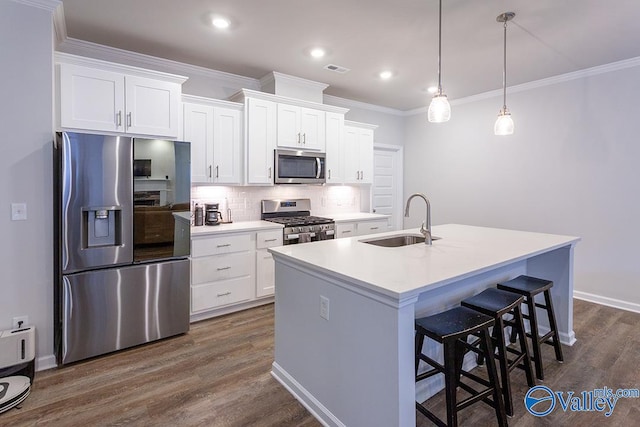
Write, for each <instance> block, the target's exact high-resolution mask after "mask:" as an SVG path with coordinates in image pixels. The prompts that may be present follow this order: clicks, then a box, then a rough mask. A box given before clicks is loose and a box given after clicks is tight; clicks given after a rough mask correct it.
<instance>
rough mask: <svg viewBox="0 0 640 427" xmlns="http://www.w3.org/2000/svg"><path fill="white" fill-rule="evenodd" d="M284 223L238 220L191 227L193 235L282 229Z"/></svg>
mask: <svg viewBox="0 0 640 427" xmlns="http://www.w3.org/2000/svg"><path fill="white" fill-rule="evenodd" d="M282 227H283V225H282V224H276V223H275V222H269V221H238V222H232V223H231V224H220V225H200V226H197V227H191V237H196V236H206V235H210V234H224V233H238V232H242V231H262V230H269V229H271V230H277V229H282Z"/></svg>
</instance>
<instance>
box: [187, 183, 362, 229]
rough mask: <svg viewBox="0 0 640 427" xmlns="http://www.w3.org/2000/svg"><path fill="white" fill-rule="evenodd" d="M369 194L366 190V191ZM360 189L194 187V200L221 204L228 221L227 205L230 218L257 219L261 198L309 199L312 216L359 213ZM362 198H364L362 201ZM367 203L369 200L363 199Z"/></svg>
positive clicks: (283, 186)
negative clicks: (229, 210)
mask: <svg viewBox="0 0 640 427" xmlns="http://www.w3.org/2000/svg"><path fill="white" fill-rule="evenodd" d="M366 194H368V192H367V193H366ZM361 197H363V196H362V190H361V188H359V187H351V186H342V185H341V186H329V185H326V186H316V185H276V186H273V187H219V186H206V185H203V186H193V187H191V200H192V202H193V203H198V204H201V205H202V204H204V203H220V211H221V212H222V214H223V218H224V220H225V221H226V220H227V208H230V209H231V218H232V220H233V221H255V220H259V219H260V201H261V200H263V199H311V214H312V215H319V216H322V215H325V216H327V215H331V214H339V213H350V212H360V211H361V210H362V209H361V207H362V204H361ZM363 201H364V200H363ZM365 202H366V203H365V204H368V201H365Z"/></svg>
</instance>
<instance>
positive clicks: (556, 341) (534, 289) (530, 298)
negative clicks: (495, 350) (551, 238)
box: [498, 276, 564, 381]
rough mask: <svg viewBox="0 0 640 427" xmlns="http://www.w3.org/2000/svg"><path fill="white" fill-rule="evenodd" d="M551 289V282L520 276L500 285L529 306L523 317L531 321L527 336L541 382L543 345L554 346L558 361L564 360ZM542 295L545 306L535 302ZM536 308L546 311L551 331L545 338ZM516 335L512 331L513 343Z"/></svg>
mask: <svg viewBox="0 0 640 427" xmlns="http://www.w3.org/2000/svg"><path fill="white" fill-rule="evenodd" d="M551 287H553V282H552V281H551V280H546V279H539V278H537V277H531V276H518V277H516V278H515V279H511V280H509V281H506V282H504V283H499V284H498V289H503V290H505V291H509V292H515V293H517V294H520V295H522V296H524V303H525V304H526V306H527V314H523V315H522V317H523V318H524V319H527V320H528V321H529V328H530V331H531V332H530V333H527V336H528V337H529V338H531V344H532V349H533V355H532V359H533V361H534V364H535V367H536V376H537V377H538V379H539V380H541V381H542V380H544V371H543V367H542V349H541V344H548V345H550V346H552V347H553V348H554V350H555V353H556V360H558V361H559V362H562V361H563V360H564V359H563V356H562V345H561V344H560V335H559V333H558V324H557V322H556V315H555V312H554V311H553V301H552V300H551ZM541 293H542V294H543V295H544V301H545V302H544V304H541V303H537V302H536V301H535V296H536V295H538V294H541ZM536 307H537V308H541V309H543V310H545V311H546V313H547V318H548V320H549V329H550V330H549V332H548V333H546V334H544V335H543V336H540V333H539V330H538V329H539V326H538V315H537V313H536ZM516 333H517V332H514V331H512V334H511V342H515V340H516Z"/></svg>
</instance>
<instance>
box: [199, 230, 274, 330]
mask: <svg viewBox="0 0 640 427" xmlns="http://www.w3.org/2000/svg"><path fill="white" fill-rule="evenodd" d="M280 245H282V229H281V228H278V229H270V230H265V231H247V232H233V233H221V234H209V235H200V236H192V238H191V315H192V316H195V317H196V318H198V319H203V318H206V317H212V316H215V315H218V314H220V313H221V312H222V313H228V312H231V311H234V310H235V309H234V306H236V305H237V306H239V307H240V308H247V306H251V305H250V304H249V303H254V302H255V305H259V304H260V300H261V299H265V300H266V301H267V302H268V301H270V300H269V299H266V298H265V297H268V296H271V295H273V293H274V289H275V265H274V261H273V258H272V257H271V254H270V253H269V252H268V251H267V249H268V248H270V247H273V246H280ZM216 313H218V314H216Z"/></svg>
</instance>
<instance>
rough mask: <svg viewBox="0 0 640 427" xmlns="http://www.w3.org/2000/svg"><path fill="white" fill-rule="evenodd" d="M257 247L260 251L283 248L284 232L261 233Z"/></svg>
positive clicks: (257, 239) (258, 236)
mask: <svg viewBox="0 0 640 427" xmlns="http://www.w3.org/2000/svg"><path fill="white" fill-rule="evenodd" d="M256 245H257V248H258V249H265V248H271V247H273V246H282V230H280V229H278V230H272V231H261V232H259V233H258V234H257V238H256Z"/></svg>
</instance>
